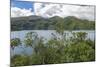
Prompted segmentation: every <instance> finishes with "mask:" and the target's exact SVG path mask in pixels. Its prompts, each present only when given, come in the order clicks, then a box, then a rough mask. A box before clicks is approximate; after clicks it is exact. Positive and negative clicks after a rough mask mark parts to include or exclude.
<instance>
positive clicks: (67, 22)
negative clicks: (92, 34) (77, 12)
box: [11, 16, 95, 31]
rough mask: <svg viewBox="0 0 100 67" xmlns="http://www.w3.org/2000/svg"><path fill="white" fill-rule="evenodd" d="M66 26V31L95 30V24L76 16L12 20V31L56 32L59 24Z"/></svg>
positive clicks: (32, 17) (30, 17)
mask: <svg viewBox="0 0 100 67" xmlns="http://www.w3.org/2000/svg"><path fill="white" fill-rule="evenodd" d="M59 21H60V22H61V23H63V24H64V26H65V27H64V29H65V30H94V29H95V22H94V21H89V20H83V19H79V18H76V17H74V16H68V17H65V18H61V17H58V16H55V17H52V18H43V17H40V16H29V17H17V18H11V31H18V30H55V25H56V24H57V23H58V22H59Z"/></svg>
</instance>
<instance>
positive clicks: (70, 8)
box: [34, 3, 95, 20]
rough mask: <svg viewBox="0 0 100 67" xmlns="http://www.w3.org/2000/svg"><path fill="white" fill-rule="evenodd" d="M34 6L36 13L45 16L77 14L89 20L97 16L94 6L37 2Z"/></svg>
mask: <svg viewBox="0 0 100 67" xmlns="http://www.w3.org/2000/svg"><path fill="white" fill-rule="evenodd" d="M34 8H35V14H36V15H38V16H43V17H52V16H60V17H66V16H76V17H78V18H82V19H88V20H94V18H95V12H94V11H95V7H94V6H75V5H64V4H43V3H35V4H34Z"/></svg>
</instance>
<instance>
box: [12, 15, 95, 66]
mask: <svg viewBox="0 0 100 67" xmlns="http://www.w3.org/2000/svg"><path fill="white" fill-rule="evenodd" d="M54 18H55V19H54ZM54 18H50V19H45V20H43V18H42V19H41V17H38V20H39V21H37V19H36V18H35V20H32V19H31V20H30V21H31V22H28V21H29V20H28V21H27V23H29V24H30V23H31V24H30V25H33V26H31V27H34V26H35V27H34V28H32V29H50V28H48V27H49V23H48V24H47V25H48V27H45V26H44V24H45V23H47V21H48V22H50V26H51V27H52V26H53V28H54V29H55V30H56V34H54V33H52V38H51V39H50V40H48V41H46V42H44V38H43V37H38V34H37V33H35V32H30V33H27V35H26V38H25V40H24V43H25V45H26V47H32V49H33V54H32V55H30V56H27V55H26V56H24V55H15V56H13V57H12V58H11V65H12V66H23V65H37V64H57V63H72V62H86V61H95V42H94V41H91V40H90V39H87V38H86V37H87V33H85V32H75V33H73V32H72V37H70V38H67V34H66V33H65V32H64V30H65V29H66V30H67V29H69V30H76V29H94V24H93V22H90V21H88V20H80V19H78V18H75V17H67V18H64V19H65V20H64V19H62V18H60V17H54ZM23 20H25V18H23ZM16 21H19V20H18V19H17V20H16ZM33 21H34V22H35V23H36V22H37V23H36V24H35V23H32V22H33ZM40 21H41V22H40ZM81 22H82V23H81ZM18 23H19V24H20V22H18ZM38 23H39V25H40V26H38ZM42 23H43V24H42ZM86 23H87V25H86ZM25 24H26V22H25ZM92 24H93V25H92ZM22 25H23V23H22ZM89 25H90V26H89ZM42 26H43V27H42ZM29 27H30V26H29ZM29 27H28V29H31V28H29ZM44 27H45V28H44ZM12 29H13V30H21V29H22V30H23V29H24V28H21V29H20V27H19V29H18V28H16V29H15V28H12ZM58 35H59V36H58ZM19 43H20V40H19V39H12V40H11V46H12V45H14V46H18V44H19Z"/></svg>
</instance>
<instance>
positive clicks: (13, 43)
mask: <svg viewBox="0 0 100 67" xmlns="http://www.w3.org/2000/svg"><path fill="white" fill-rule="evenodd" d="M20 44H21V41H20V39H19V38H13V39H11V48H12V49H14V48H15V47H16V46H18V45H20Z"/></svg>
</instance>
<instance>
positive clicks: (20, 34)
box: [11, 30, 95, 56]
mask: <svg viewBox="0 0 100 67" xmlns="http://www.w3.org/2000/svg"><path fill="white" fill-rule="evenodd" d="M29 32H36V33H37V34H38V36H39V37H44V39H45V40H49V39H50V38H51V37H52V35H51V34H52V33H54V34H56V31H55V30H23V31H12V32H11V39H12V38H19V39H20V40H21V41H22V42H23V41H24V38H25V36H26V34H27V33H29ZM72 32H86V33H87V38H89V39H91V40H95V31H94V30H78V31H72ZM65 33H67V34H68V35H67V37H70V36H71V35H70V34H71V32H69V31H65ZM22 45H23V46H18V47H16V48H15V50H14V54H21V53H24V54H28V55H30V54H32V48H30V47H26V48H25V46H24V43H22ZM11 56H12V49H11Z"/></svg>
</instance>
